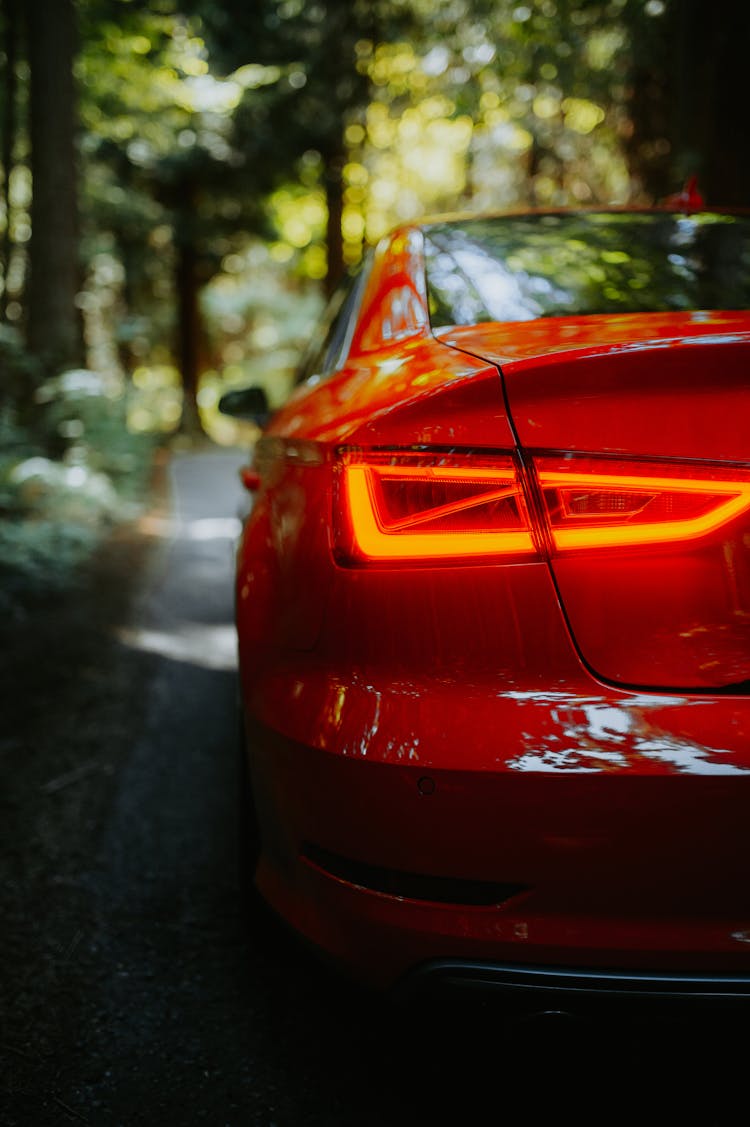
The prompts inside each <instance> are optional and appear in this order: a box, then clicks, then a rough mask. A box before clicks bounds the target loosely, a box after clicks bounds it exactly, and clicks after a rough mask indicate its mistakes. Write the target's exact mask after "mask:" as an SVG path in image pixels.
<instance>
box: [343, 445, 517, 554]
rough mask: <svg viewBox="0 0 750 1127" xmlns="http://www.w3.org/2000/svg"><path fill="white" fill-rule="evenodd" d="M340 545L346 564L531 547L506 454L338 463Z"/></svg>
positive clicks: (384, 456) (374, 457)
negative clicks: (482, 458)
mask: <svg viewBox="0 0 750 1127" xmlns="http://www.w3.org/2000/svg"><path fill="white" fill-rule="evenodd" d="M341 507H342V510H343V511H342V515H343V517H344V524H343V529H342V532H343V535H342V536H340V537H339V545H338V546H339V549H340V550H341V551H342V554H343V557H344V559H346V560H349V562H365V561H372V562H377V561H393V562H397V561H409V560H414V561H416V560H465V561H471V560H476V559H483V558H485V557H487V556H507V555H518V554H522V555H529V554H531V553H533V552H534V543H533V539H532V533H531V522H530V521H529V517H528V513H527V511H526V503H525V500H524V496H523V490H522V489H521V485H520V482H519V480H518V475H517V472H516V467H515V465H514V463H513V460H512V458H510V457H499V458H494V459H488V460H485V461H483V460H481V459H476V458H471V457H467V456H466V455H464V456H463V457H461V456H451V457H441V456H439V455H438V456H433V457H425V456H422V455H409V454H398V455H396V454H381V455H379V456H378V455H370V456H368V457H367V459H366V460H361V461H359V460H351V461H348V462H347V463H346V464H345V465H344V466H343V467H342V489H341Z"/></svg>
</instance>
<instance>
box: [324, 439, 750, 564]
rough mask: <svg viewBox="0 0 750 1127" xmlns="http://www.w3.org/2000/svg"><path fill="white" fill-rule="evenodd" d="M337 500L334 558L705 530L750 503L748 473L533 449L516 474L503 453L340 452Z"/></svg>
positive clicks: (585, 544)
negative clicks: (525, 467)
mask: <svg viewBox="0 0 750 1127" xmlns="http://www.w3.org/2000/svg"><path fill="white" fill-rule="evenodd" d="M534 479H535V485H530V484H529V482H533V481H534ZM530 489H532V490H533V491H534V492H535V493H536V498H537V499H536V502H535V501H534V500H533V499H532V498H531V497H530V496H529V490H530ZM336 508H337V514H336V518H337V519H336V520H335V522H334V527H335V529H336V551H337V556H338V558H339V559H340V560H341V562H343V563H348V564H366V563H393V564H398V563H408V562H410V561H411V562H414V563H418V562H428V561H434V562H436V563H439V562H455V563H471V562H473V561H474V562H477V561H482V560H487V559H488V558H493V557H495V558H502V559H504V560H506V561H508V562H510V560H511V559H514V558H515V559H520V560H522V559H528V558H529V557H531V556H534V555H538V554H539V553H540V551H541V545H543V544H546V545H548V546H549V548H550V550H552V551H553V552H568V551H570V550H574V549H578V550H583V549H607V548H609V549H612V548H618V547H620V548H623V547H634V546H644V547H646V546H648V545H652V544H667V543H670V542H673V543H679V542H683V541H686V540H693V539H695V538H698V537H702V536H707V535H709V534H710V533H712V532H714V531H715V530H717V529H719V528H721V527H722V526H723V525H725V524H728V523H729V522H730V521H733V520H734V519H736V518H737V517H738V516H739V515H740V514H742V513H744V512H746V511H747V510H748V509H750V471H743V470H737V471H734V470H733V471H732V473H731V475H730V474H727V472H726V471H723V472H722V471H721V470H720V469H717V468H712V467H703V466H702V467H701V468H700V470H697V469H696V468H695V467H693V466H680V467H675V466H668V467H667V468H665V467H664V466H662V465H660V464H659V465H655V464H653V463H644V462H633V461H626V460H622V461H617V462H613V461H611V460H609V459H596V458H582V457H562V458H561V457H553V456H539V457H537V458H535V459H534V467H533V470H532V471H531V476H530V477H528V478H526V480H524V474H523V473H522V471H521V469H520V465H519V463H518V462H517V461H516V460H515V459H514V458H513V457H512V456H511V455H509V454H508V455H498V456H490V455H479V456H478V455H470V454H455V453H451V454H445V455H443V454H441V453H439V452H434V453H430V454H423V453H411V452H409V451H395V450H394V451H371V452H366V451H363V452H356V453H355V452H345V453H343V455H342V459H341V463H340V464H339V491H338V497H337V506H336Z"/></svg>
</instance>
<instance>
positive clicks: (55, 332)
mask: <svg viewBox="0 0 750 1127" xmlns="http://www.w3.org/2000/svg"><path fill="white" fill-rule="evenodd" d="M26 13H27V18H28V53H29V66H30V94H31V98H30V111H31V126H30V134H31V174H32V189H33V197H32V205H31V243H30V248H29V266H30V279H29V298H28V300H29V318H28V332H29V346H30V348H31V351H32V352H33V353H34V354H35V355H37V356H38V357H40V358H41V359H43V360H44V361H45V362H46V363H48V364H49V365H50V366H51V367H52V368H56V369H58V370H59V369H60V368H62V367H65V366H66V365H70V364H76V363H80V360H81V340H80V331H79V317H78V313H77V310H76V293H77V291H78V223H77V177H76V159H75V93H74V86H73V60H74V56H75V39H76V35H75V10H74V5H73V0H26Z"/></svg>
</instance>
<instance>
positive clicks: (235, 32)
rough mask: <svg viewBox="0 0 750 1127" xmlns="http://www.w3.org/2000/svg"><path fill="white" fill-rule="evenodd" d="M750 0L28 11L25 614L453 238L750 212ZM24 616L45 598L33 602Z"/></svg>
mask: <svg viewBox="0 0 750 1127" xmlns="http://www.w3.org/2000/svg"><path fill="white" fill-rule="evenodd" d="M748 43H750V6H749V5H747V4H746V3H745V2H740V0H728V2H726V3H724V4H722V5H716V4H715V5H711V6H709V5H706V4H705V3H703V2H702V0H520V2H519V0H307V2H306V0H251V2H250V3H248V0H152V2H150V3H143V2H140V0H0V63H1V64H2V73H1V75H0V172H1V174H2V175H1V184H0V191H1V195H0V611H5V610H8V609H10V610H14V609H15V612H16V613H19V611H18V608H19V606H22V605H23V598H24V595H25V594H26V593H27V592H28V591H39V590H43V591H50V590H52V591H54V590H56V589H59V588H60V587H62V586H64V585H65V583H67V582H69V581H70V578H71V576H73V575H75V573H76V569H77V568H78V566H79V564H80V562H81V561H82V560H83V559H85V557H86V555H87V554H88V553H89V552H90V551H91V549H92V547H93V546H94V545H95V544H96V542H97V540H98V538H99V537H100V536H101V534H102V532H103V531H104V530H105V529H106V528H107V527H108V526H109V525H110V524H111V522H112V521H113V520H117V519H120V518H122V517H126V516H127V515H128V514H129V513H132V511H133V509H132V505H133V500H134V498H136V497H137V496H138V495H139V492H140V491H141V490H142V487H143V482H144V480H145V477H146V476H147V474H148V469H149V465H150V461H151V453H152V451H153V449H154V448H155V446H156V445H157V444H159V443H164V442H165V441H171V442H174V441H186V440H187V439H188V438H190V437H191V436H192V437H193V438H194V436H195V435H197V434H200V435H208V436H210V438H211V439H212V440H213V441H216V442H220V443H236V442H245V443H248V442H250V441H252V438H253V437H254V436H253V433H252V430H251V429H250V430H247V429H246V430H245V431H243V430H242V429H241V427H242V425H241V424H237V423H235V422H233V421H231V420H229V419H227V418H225V417H223V416H221V415H219V413H218V411H217V403H218V399H219V397H220V395H221V394H222V392H223V391H224V390H226V389H227V388H229V387H232V386H237V385H247V384H249V383H255V384H259V385H261V386H263V387H264V388H265V390H266V392H267V394H268V396H269V398H270V400H271V402H272V403H273V402H277V403H278V402H280V401H281V400H283V398H284V396H285V394H286V393H287V392H288V389H289V387H290V386H291V381H292V378H293V372H294V368H295V364H296V362H297V357H298V355H299V351H300V348H301V346H302V345H303V344H304V341H305V339H306V337H307V336H308V334H309V331H310V327H311V324H312V322H313V321H314V319H315V318H316V317H317V316H318V315H319V313H320V310H321V308H322V305H323V302H324V299H325V295H326V293H327V292H330V291H331V289H332V287H333V286H334V285H335V283H336V281H337V279H338V278H339V277H340V275H341V274H342V272H343V271H344V270H345V269H346V268H347V267H351V266H354V265H356V263H357V262H358V261H359V259H360V258H361V256H362V253H363V250H364V248H365V246H366V245H368V244H371V243H374V242H376V241H377V240H378V239H379V238H380V237H381V236H382V235H383V234H385V233H386V231H387V230H388V229H389V228H391V227H392V226H393V225H395V224H396V223H398V222H400V221H402V220H409V219H413V218H415V217H418V216H420V215H422V214H424V213H425V212H444V211H454V210H459V209H460V210H465V209H471V210H475V209H481V210H503V209H508V208H517V207H549V206H558V205H564V206H569V205H591V204H596V203H607V204H642V205H648V204H650V203H652V202H654V201H658V200H659V199H660V198H663V197H664V196H666V195H669V194H671V193H674V192H677V191H679V190H680V188H681V187H682V185H683V183H684V182H685V180H686V179H687V178H688V177H689V176H691V175H696V176H697V177H698V179H699V184H700V189H701V191H702V193H703V195H704V196H705V198H706V199H707V200H708V202H709V203H710V204H712V205H729V206H743V205H746V204H747V202H748V199H750V145H748V144H747V143H746V140H747V133H748V125H747V114H746V85H747V78H746V72H745V69H744V68H745V66H746V65H747V63H746V56H747V45H748ZM19 599H20V601H19Z"/></svg>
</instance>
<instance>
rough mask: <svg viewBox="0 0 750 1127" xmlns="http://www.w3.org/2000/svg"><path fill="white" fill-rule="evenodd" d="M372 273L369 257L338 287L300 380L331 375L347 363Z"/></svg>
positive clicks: (320, 324)
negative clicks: (368, 280)
mask: <svg viewBox="0 0 750 1127" xmlns="http://www.w3.org/2000/svg"><path fill="white" fill-rule="evenodd" d="M369 273H370V262H369V259H367V260H365V262H364V263H363V265H362V266H361V268H360V269H359V270H358V271H357V272H356V273H354V274H349V275H347V277H346V278H344V280H343V281H342V282H341V284H340V285H339V286H338V288H337V289H336V290H335V291H334V293H333V296H332V297H331V299H330V301H329V302H328V305H327V306H326V309H325V312H324V313H323V317H322V318H321V320H320V322H319V324H318V326H317V328H316V330H315V332H314V333H313V336H312V339H311V340H310V344H309V346H308V348H307V351H306V352H305V355H304V356H303V358H302V362H301V364H300V367H299V369H298V372H297V381H296V382H297V383H302V382H304V381H305V380H309V379H312V378H313V377H314V376H317V377H319V378H322V377H324V376H330V375H332V374H333V372H336V371H338V369H339V368H341V367H342V366H343V365H344V364H345V362H346V358H347V356H348V355H349V349H350V348H351V345H352V339H353V337H354V330H355V328H356V325H357V317H358V315H359V310H360V306H361V304H362V296H363V294H364V290H365V285H366V283H367V278H368V276H369Z"/></svg>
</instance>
